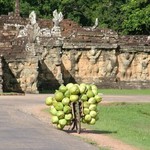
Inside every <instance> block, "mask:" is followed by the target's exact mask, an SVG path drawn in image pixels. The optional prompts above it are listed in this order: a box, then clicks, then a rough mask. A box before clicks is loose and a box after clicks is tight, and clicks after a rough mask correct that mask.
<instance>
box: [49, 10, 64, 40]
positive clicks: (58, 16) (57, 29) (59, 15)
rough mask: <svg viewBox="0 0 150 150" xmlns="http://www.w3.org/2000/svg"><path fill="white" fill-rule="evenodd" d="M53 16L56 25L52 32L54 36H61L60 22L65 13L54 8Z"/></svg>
mask: <svg viewBox="0 0 150 150" xmlns="http://www.w3.org/2000/svg"><path fill="white" fill-rule="evenodd" d="M53 17H54V18H53V23H54V26H53V28H52V29H51V33H52V35H53V36H54V37H61V30H60V26H59V24H60V22H61V21H62V20H63V14H62V12H60V13H58V12H57V10H54V11H53Z"/></svg>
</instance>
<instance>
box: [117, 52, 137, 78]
mask: <svg viewBox="0 0 150 150" xmlns="http://www.w3.org/2000/svg"><path fill="white" fill-rule="evenodd" d="M120 56H121V57H120V66H121V67H120V70H119V74H120V78H122V79H123V78H129V77H130V73H127V70H128V68H129V67H130V65H131V63H132V61H133V59H134V56H135V54H134V53H133V54H130V53H124V54H121V55H120Z"/></svg>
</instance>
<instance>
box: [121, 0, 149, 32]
mask: <svg viewBox="0 0 150 150" xmlns="http://www.w3.org/2000/svg"><path fill="white" fill-rule="evenodd" d="M121 10H122V13H123V18H124V19H123V22H122V32H123V33H125V34H147V35H149V34H150V4H149V0H139V1H136V0H131V1H129V2H128V3H127V4H124V5H122V8H121Z"/></svg>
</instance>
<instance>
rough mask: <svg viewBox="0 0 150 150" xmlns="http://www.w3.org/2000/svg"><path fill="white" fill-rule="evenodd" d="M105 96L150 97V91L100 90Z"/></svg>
mask: <svg viewBox="0 0 150 150" xmlns="http://www.w3.org/2000/svg"><path fill="white" fill-rule="evenodd" d="M99 92H100V93H102V94H104V95H150V89H99Z"/></svg>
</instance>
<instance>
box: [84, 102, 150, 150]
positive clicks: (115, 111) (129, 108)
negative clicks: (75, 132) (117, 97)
mask: <svg viewBox="0 0 150 150" xmlns="http://www.w3.org/2000/svg"><path fill="white" fill-rule="evenodd" d="M98 109H99V120H98V121H97V122H96V124H95V125H93V126H87V127H88V128H92V129H93V130H94V131H95V130H96V131H97V132H98V133H100V134H101V133H106V134H109V135H111V136H113V137H115V138H118V139H121V140H122V141H124V142H125V143H128V144H131V145H133V146H136V147H138V148H140V149H143V150H148V149H149V148H150V103H146V104H145V103H144V104H128V103H113V104H107V105H101V106H98Z"/></svg>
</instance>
